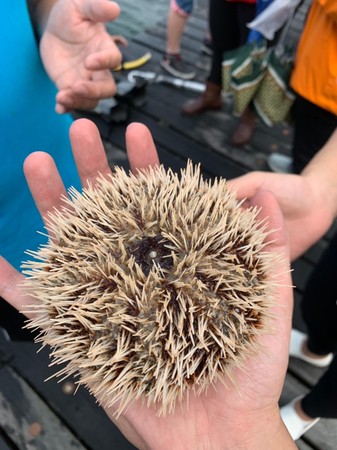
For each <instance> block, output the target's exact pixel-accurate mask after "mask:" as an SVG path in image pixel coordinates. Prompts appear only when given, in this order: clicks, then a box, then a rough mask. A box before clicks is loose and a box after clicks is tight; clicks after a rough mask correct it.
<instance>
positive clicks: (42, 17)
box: [27, 0, 57, 35]
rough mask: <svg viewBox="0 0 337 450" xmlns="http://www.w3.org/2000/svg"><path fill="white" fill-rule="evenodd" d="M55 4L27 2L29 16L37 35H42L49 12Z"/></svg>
mask: <svg viewBox="0 0 337 450" xmlns="http://www.w3.org/2000/svg"><path fill="white" fill-rule="evenodd" d="M56 2H57V0H27V4H28V9H29V14H30V17H31V20H32V23H33V26H34V29H35V31H36V33H37V34H39V35H41V34H42V33H43V31H44V29H45V27H46V24H47V20H48V17H49V14H50V11H51V9H52V7H53V6H54V5H55V3H56Z"/></svg>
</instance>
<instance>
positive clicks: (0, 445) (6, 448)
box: [0, 426, 17, 450]
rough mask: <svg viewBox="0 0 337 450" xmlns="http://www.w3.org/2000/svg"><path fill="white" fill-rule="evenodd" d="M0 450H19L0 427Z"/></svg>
mask: <svg viewBox="0 0 337 450" xmlns="http://www.w3.org/2000/svg"><path fill="white" fill-rule="evenodd" d="M0 450H17V447H16V445H15V444H14V443H13V442H12V441H11V440H10V439H9V437H8V436H7V434H6V433H5V431H4V430H3V429H2V428H1V426H0Z"/></svg>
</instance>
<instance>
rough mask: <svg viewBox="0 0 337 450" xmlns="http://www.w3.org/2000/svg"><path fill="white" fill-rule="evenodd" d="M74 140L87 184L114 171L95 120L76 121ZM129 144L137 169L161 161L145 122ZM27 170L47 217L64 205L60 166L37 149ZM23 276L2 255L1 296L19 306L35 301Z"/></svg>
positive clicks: (130, 132) (132, 131)
mask: <svg viewBox="0 0 337 450" xmlns="http://www.w3.org/2000/svg"><path fill="white" fill-rule="evenodd" d="M70 140H71V144H72V150H73V154H74V158H75V161H76V166H77V170H78V173H79V175H80V179H81V182H82V185H83V186H87V185H88V184H89V183H90V184H91V185H94V184H95V181H96V178H97V176H98V174H99V173H101V174H102V175H107V174H109V173H110V172H111V169H110V167H109V164H108V160H107V157H106V153H105V150H104V147H103V144H102V141H101V138H100V135H99V132H98V130H97V128H96V127H95V125H94V124H93V123H92V122H90V121H89V120H87V119H79V120H77V121H75V122H74V123H73V124H72V126H71V128H70ZM126 146H127V154H128V159H129V163H130V167H131V170H132V171H133V172H134V173H136V172H137V170H141V169H143V168H146V167H148V166H155V165H157V164H158V163H159V160H158V155H157V152H156V148H155V146H154V143H153V140H152V137H151V135H150V133H149V132H148V130H147V128H146V127H144V126H143V125H141V124H138V123H133V124H131V125H129V127H128V129H127V132H126ZM24 171H25V175H26V178H27V181H28V184H29V187H30V190H31V192H32V195H33V197H34V200H35V203H36V205H37V207H38V209H39V211H40V214H41V216H42V218H43V219H45V218H46V217H47V215H48V211H51V210H54V208H60V207H61V205H62V204H63V201H62V200H61V197H62V196H64V195H67V192H66V189H65V187H64V185H63V182H62V180H61V177H60V175H59V173H58V171H57V167H56V165H55V163H54V161H53V159H52V157H51V156H50V155H49V154H47V153H44V152H35V153H32V154H31V155H29V156H28V157H27V159H26V161H25V165H24ZM23 279H24V277H23V275H21V274H20V273H19V272H18V271H16V270H15V269H14V268H13V267H12V266H11V265H10V264H9V263H8V262H7V261H6V260H5V259H4V258H2V257H1V256H0V297H2V298H4V299H5V300H6V301H7V302H8V303H10V304H11V305H12V306H13V307H15V308H16V309H17V310H23V309H27V308H26V306H28V305H29V304H30V303H31V299H30V297H29V296H28V295H26V294H25V292H23V291H22V289H21V288H20V287H19V286H20V285H21V283H22V281H23Z"/></svg>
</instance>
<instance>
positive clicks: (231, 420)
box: [0, 119, 292, 450]
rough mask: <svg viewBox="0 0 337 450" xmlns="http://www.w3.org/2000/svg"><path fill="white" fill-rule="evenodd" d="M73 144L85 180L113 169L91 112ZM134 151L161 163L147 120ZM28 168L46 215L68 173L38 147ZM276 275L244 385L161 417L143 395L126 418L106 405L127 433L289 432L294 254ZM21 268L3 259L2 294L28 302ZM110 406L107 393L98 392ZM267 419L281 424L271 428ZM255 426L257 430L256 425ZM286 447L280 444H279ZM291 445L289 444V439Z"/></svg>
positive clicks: (212, 437)
mask: <svg viewBox="0 0 337 450" xmlns="http://www.w3.org/2000/svg"><path fill="white" fill-rule="evenodd" d="M70 134H71V142H72V147H73V152H74V156H75V160H76V164H77V168H78V172H79V174H80V177H81V181H82V184H83V185H84V186H85V185H87V184H88V183H91V184H95V180H96V177H97V175H98V173H100V174H102V175H106V174H108V173H110V168H109V165H108V162H107V159H106V155H105V151H104V148H103V145H102V142H101V140H100V137H99V133H98V130H97V129H96V128H95V126H94V125H93V124H92V123H91V122H89V121H87V120H85V119H81V120H78V121H76V122H75V123H74V124H73V125H72V128H71V133H70ZM126 142H127V149H128V157H129V161H130V166H131V169H132V170H133V172H137V170H138V169H143V168H146V167H148V166H149V165H151V166H153V165H156V164H158V157H157V153H156V149H155V146H154V143H153V140H152V137H151V135H150V133H149V131H148V130H147V128H145V127H144V126H143V125H141V124H132V125H131V126H129V128H128V130H127V134H126ZM25 174H26V177H27V180H28V183H29V186H30V189H31V191H32V194H33V196H34V199H35V202H36V204H37V206H38V208H39V211H40V213H41V215H42V217H44V218H46V217H47V214H48V211H50V210H51V209H53V208H55V207H56V208H59V207H60V206H61V203H62V201H61V200H60V197H61V196H62V195H66V191H65V188H64V186H63V183H62V180H61V178H60V175H59V174H58V171H57V168H56V166H55V164H54V161H53V160H52V159H51V157H50V156H49V155H47V154H46V153H42V152H37V153H34V154H32V155H30V156H29V157H28V158H27V160H26V162H25ZM253 201H254V202H255V204H256V205H258V206H260V207H261V208H262V209H261V213H260V214H261V217H260V218H262V217H263V216H265V215H267V216H268V217H269V218H270V223H269V227H270V228H271V229H273V230H276V229H277V230H279V231H274V232H273V233H272V235H271V236H270V239H271V240H272V241H273V243H272V244H269V248H268V251H272V252H277V253H281V254H283V255H285V254H286V251H287V250H286V239H285V235H284V233H283V231H282V230H283V226H282V216H281V213H280V210H279V208H278V206H277V204H276V201H275V199H274V197H273V196H272V195H271V194H270V193H268V192H267V193H260V194H258V195H256V196H255V197H254V199H253ZM272 275H273V276H275V277H276V278H277V281H278V283H279V286H280V287H279V288H278V289H277V292H276V291H275V300H276V302H275V303H276V304H275V306H274V311H273V313H274V317H275V319H274V323H273V328H274V329H273V332H272V333H271V334H269V335H265V336H263V337H262V338H260V343H261V346H262V347H261V348H262V350H261V352H260V353H259V354H258V355H257V356H255V357H251V358H250V359H249V360H247V363H246V365H245V367H244V368H243V369H236V370H234V371H233V379H235V380H236V387H235V386H234V385H233V384H232V382H231V381H230V380H227V381H226V386H225V385H224V384H222V383H221V382H220V381H218V382H217V383H216V384H215V386H213V387H210V388H209V390H208V391H207V393H205V394H202V395H200V396H195V395H194V394H193V392H190V395H189V399H187V398H186V399H185V400H184V402H183V404H182V405H181V406H180V405H178V406H177V407H176V410H175V412H174V413H173V414H169V415H167V416H166V417H158V415H157V409H156V407H155V406H152V407H150V408H148V407H146V406H143V405H142V402H141V401H137V402H135V403H133V404H131V405H130V407H129V408H128V409H127V411H126V412H125V414H123V415H120V416H119V417H118V418H117V417H116V415H115V408H114V407H113V406H112V407H110V408H105V410H106V412H107V414H108V415H109V417H110V418H111V420H112V421H114V422H115V423H116V424H117V426H118V427H119V428H120V429H121V431H122V432H123V433H124V434H125V436H126V437H127V438H128V439H129V440H130V441H131V442H132V443H133V444H134V445H136V446H137V447H138V448H141V449H152V448H153V449H156V450H162V449H175V450H179V449H184V450H189V449H191V450H192V449H193V450H197V449H225V448H231V449H234V448H241V447H240V446H239V442H241V443H242V442H246V443H247V447H245V448H250V449H254V448H255V447H254V445H253V444H252V443H251V440H252V439H254V438H255V437H256V434H259V435H261V436H262V437H261V439H262V441H263V442H265V443H266V446H267V448H272V446H271V442H273V441H274V440H275V442H277V436H278V435H279V433H284V432H285V431H284V430H285V428H284V426H283V425H282V421H281V418H280V416H279V408H278V399H279V396H280V393H281V389H282V385H283V381H284V377H285V372H286V368H287V361H288V344H289V341H288V340H289V332H290V326H291V325H290V324H291V307H292V297H291V289H290V284H291V282H290V277H289V265H288V262H287V258H286V257H285V258H284V259H283V260H282V261H280V262H279V263H277V264H275V266H274V267H273V274H272ZM21 281H22V275H20V274H19V273H18V272H17V271H16V270H15V269H13V268H12V267H11V266H10V265H9V264H8V263H7V262H6V261H5V260H4V259H0V296H2V297H4V298H5V299H6V300H7V301H8V302H9V303H11V304H12V305H13V306H15V307H16V308H17V309H21V310H22V309H27V308H26V306H27V305H28V304H29V303H30V301H31V299H30V297H29V296H28V295H26V294H25V293H24V292H23V291H22V290H21V289H20V288H19V286H18V284H20V283H21ZM98 400H99V401H101V403H102V404H103V406H104V399H98ZM266 423H272V424H273V426H272V427H269V428H268V430H266ZM252 429H254V430H255V431H254V433H255V434H253V435H252V433H251V430H252ZM277 448H280V447H277ZM287 448H289V447H287Z"/></svg>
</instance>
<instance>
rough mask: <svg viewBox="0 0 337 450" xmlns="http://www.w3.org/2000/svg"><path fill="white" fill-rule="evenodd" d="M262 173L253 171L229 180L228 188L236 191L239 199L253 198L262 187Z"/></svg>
mask: <svg viewBox="0 0 337 450" xmlns="http://www.w3.org/2000/svg"><path fill="white" fill-rule="evenodd" d="M262 179H263V177H262V173H259V172H251V173H248V174H246V175H242V176H241V177H237V178H233V179H232V180H229V181H228V183H227V185H228V188H229V189H230V190H231V191H233V192H236V196H237V198H238V199H243V198H248V199H249V198H251V197H252V196H253V195H255V194H256V192H257V191H258V190H259V189H260V188H261V180H262Z"/></svg>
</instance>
